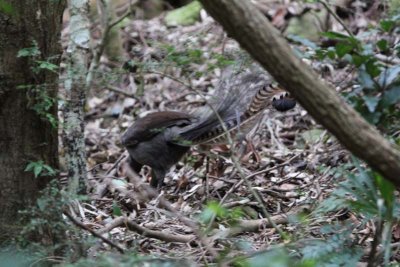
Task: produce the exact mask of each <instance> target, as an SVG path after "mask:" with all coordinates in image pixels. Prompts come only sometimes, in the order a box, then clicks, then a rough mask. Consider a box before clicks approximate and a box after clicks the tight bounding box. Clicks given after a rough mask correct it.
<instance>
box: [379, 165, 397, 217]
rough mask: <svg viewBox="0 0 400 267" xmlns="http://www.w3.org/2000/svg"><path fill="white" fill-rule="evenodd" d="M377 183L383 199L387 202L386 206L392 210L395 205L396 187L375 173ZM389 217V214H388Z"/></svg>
mask: <svg viewBox="0 0 400 267" xmlns="http://www.w3.org/2000/svg"><path fill="white" fill-rule="evenodd" d="M374 178H375V182H376V184H377V185H378V189H379V191H380V193H381V196H382V198H383V199H384V200H385V204H386V206H387V207H388V208H389V209H390V210H391V208H392V207H393V203H394V197H395V196H394V190H395V187H394V185H393V184H392V183H391V182H390V181H389V180H386V179H384V178H383V177H382V176H381V175H379V174H378V173H374ZM387 215H389V214H387Z"/></svg>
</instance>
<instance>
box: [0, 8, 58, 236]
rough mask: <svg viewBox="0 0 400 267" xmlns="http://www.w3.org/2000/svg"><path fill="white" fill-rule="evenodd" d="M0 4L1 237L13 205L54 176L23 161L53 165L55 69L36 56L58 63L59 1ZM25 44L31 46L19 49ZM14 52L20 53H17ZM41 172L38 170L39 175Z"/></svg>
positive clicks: (28, 199)
mask: <svg viewBox="0 0 400 267" xmlns="http://www.w3.org/2000/svg"><path fill="white" fill-rule="evenodd" d="M0 5H1V6H0V166H1V171H0V232H1V233H2V235H1V239H2V238H4V233H9V234H10V235H12V234H13V232H14V231H13V228H12V227H11V228H10V226H16V222H17V221H16V219H18V210H21V209H25V208H27V207H28V205H29V204H30V203H33V202H34V201H35V199H36V198H37V196H38V192H39V190H41V189H42V188H44V187H45V186H46V184H47V183H48V182H49V181H50V180H51V179H52V178H54V175H44V176H41V175H39V176H38V177H37V178H35V176H34V173H33V171H24V170H25V168H26V167H27V165H28V163H29V162H30V161H32V162H40V161H43V163H44V164H47V165H49V166H50V167H52V168H54V169H57V168H58V134H57V133H58V131H57V125H56V121H57V101H56V99H57V90H58V70H57V69H56V70H55V71H50V70H48V69H45V68H46V67H43V65H42V66H41V67H40V66H39V62H38V61H43V62H44V61H46V62H51V63H52V64H54V65H56V66H58V64H59V61H60V58H61V45H60V32H61V23H62V13H63V10H64V7H65V1H64V0H52V1H48V0H36V1H30V0H7V1H0ZM28 47H30V48H31V49H30V50H27V49H24V48H28ZM35 47H36V49H35ZM21 49H24V50H22V51H21ZM19 51H21V52H24V53H21V54H20V56H18V53H19ZM21 87H22V89H21ZM45 104H47V106H46V105H45ZM46 172H47V171H45V170H43V171H42V172H41V174H46ZM16 230H17V229H16ZM0 241H1V240H0Z"/></svg>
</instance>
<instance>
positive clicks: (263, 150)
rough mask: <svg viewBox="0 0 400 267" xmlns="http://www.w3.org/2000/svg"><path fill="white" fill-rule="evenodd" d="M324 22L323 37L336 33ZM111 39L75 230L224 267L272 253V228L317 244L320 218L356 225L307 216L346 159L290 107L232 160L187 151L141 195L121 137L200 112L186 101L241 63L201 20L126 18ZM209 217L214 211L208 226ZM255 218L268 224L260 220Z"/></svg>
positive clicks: (145, 173)
mask: <svg viewBox="0 0 400 267" xmlns="http://www.w3.org/2000/svg"><path fill="white" fill-rule="evenodd" d="M278 8H280V9H283V8H286V9H290V8H291V7H290V6H272V7H271V9H270V10H271V12H274V11H275V14H278V13H279V12H278V11H277V10H278ZM359 15H360V16H362V17H360V16H358V17H357V20H356V19H354V20H349V21H347V22H348V23H350V24H351V25H353V27H359V30H360V31H362V29H363V28H362V27H363V25H362V24H361V23H360V21H361V20H362V19H364V20H366V16H370V14H369V13H367V11H365V13H360V14H359ZM273 19H274V20H273V21H275V22H277V21H279V19H284V18H283V17H282V18H279V17H278V15H276V16H275V17H274V18H273ZM330 20H331V23H330V28H329V29H337V28H340V25H339V24H338V22H336V21H334V20H333V19H332V18H330ZM368 21H371V20H370V18H368ZM121 38H122V40H123V47H124V58H125V59H124V60H122V61H121V60H120V61H117V60H110V59H109V58H107V56H106V55H105V56H103V57H102V60H101V65H100V68H99V73H100V74H101V75H99V78H98V80H97V81H96V84H95V86H94V87H95V88H94V89H93V91H91V92H90V94H89V97H88V101H87V114H86V133H85V136H86V147H87V157H88V169H89V170H90V171H89V184H90V192H91V194H90V197H91V201H90V202H89V203H90V204H83V205H82V207H81V214H80V216H81V217H82V220H83V222H84V223H85V224H86V225H88V226H90V227H91V228H92V229H94V230H96V231H97V232H99V233H108V235H107V238H108V239H109V240H110V241H111V242H113V243H114V244H117V245H118V246H121V247H123V248H126V249H129V250H134V251H137V253H138V254H141V255H152V256H155V255H162V256H163V257H168V258H170V259H177V260H183V259H184V260H188V261H191V262H198V263H200V262H201V263H203V264H204V263H206V262H208V260H210V257H212V256H213V255H215V254H213V253H223V254H224V259H225V260H226V259H233V258H234V257H236V256H238V255H241V254H242V253H246V252H251V251H253V252H254V251H260V250H265V249H268V248H269V247H270V246H271V245H277V244H283V243H284V242H285V240H284V239H283V237H282V235H281V234H282V233H281V231H283V232H284V233H285V234H287V235H289V236H291V240H304V239H307V238H314V239H318V238H323V233H322V232H321V225H323V224H324V223H326V222H327V221H335V222H339V223H340V222H343V223H345V222H347V221H351V222H353V223H355V224H357V222H358V221H359V218H357V217H356V216H354V215H353V214H352V213H351V212H348V211H346V210H342V211H340V212H337V213H330V214H329V216H328V215H320V216H309V214H310V212H316V210H318V207H319V205H320V203H321V202H322V201H323V200H324V199H326V198H327V197H328V196H329V195H330V194H331V192H332V191H333V190H334V188H335V186H336V185H337V184H338V182H339V181H341V179H342V178H343V177H342V173H341V172H340V171H338V170H339V169H342V168H345V167H346V164H347V163H349V162H350V161H351V157H350V154H349V153H348V152H347V151H346V150H345V149H344V148H343V147H342V146H341V145H340V144H339V143H338V141H337V140H336V139H335V138H334V137H332V136H331V135H330V134H329V133H328V132H327V131H326V130H324V129H323V128H322V127H321V126H320V125H318V124H316V123H315V122H314V121H313V119H312V118H311V117H310V116H309V115H308V114H307V112H306V111H305V110H304V109H302V107H301V106H300V105H297V106H296V108H295V109H293V110H291V111H288V112H285V113H279V112H271V111H266V112H265V114H264V116H263V118H262V120H260V121H259V123H258V125H257V130H256V131H253V132H252V134H251V135H249V137H248V142H246V143H243V144H234V145H233V151H237V150H238V148H239V147H241V149H242V150H243V149H244V151H245V152H244V153H243V154H242V155H241V157H240V158H239V157H238V156H237V155H234V156H230V153H229V152H230V149H229V146H226V145H217V146H214V147H211V148H208V149H207V153H205V152H204V148H200V147H192V149H191V150H190V152H189V153H188V154H187V155H186V156H185V157H184V158H183V159H182V160H181V162H180V163H179V164H178V165H177V166H176V167H174V168H172V169H171V171H170V172H169V173H168V174H167V176H166V178H165V180H164V182H165V186H164V187H163V188H162V190H161V192H160V194H159V195H156V196H155V197H154V198H152V197H151V196H152V194H154V192H151V189H148V188H147V187H146V186H144V185H143V183H144V184H147V183H148V181H149V179H150V176H151V175H150V171H149V168H146V167H145V168H143V169H142V171H141V173H140V174H139V176H135V175H134V174H132V173H131V172H130V171H129V170H127V165H126V163H125V159H126V158H124V157H126V151H125V150H124V148H123V147H122V145H121V141H120V138H121V135H122V134H123V133H124V131H125V130H126V129H127V127H129V126H130V125H131V124H132V123H134V122H135V120H136V119H137V118H138V117H142V116H144V115H146V114H148V113H150V112H153V111H162V110H180V111H186V112H192V111H193V110H194V109H196V108H197V107H199V106H202V105H205V101H204V99H203V98H202V97H201V96H199V95H198V94H197V93H196V92H198V91H199V92H202V93H203V94H205V95H207V96H209V95H212V93H213V91H214V89H215V88H216V86H217V85H218V83H219V78H220V75H221V72H222V71H223V69H224V68H225V67H226V66H228V65H230V64H235V65H243V66H246V64H248V62H249V61H251V59H250V58H249V56H248V55H247V54H246V53H245V52H243V51H242V50H240V48H239V46H238V44H237V43H236V41H234V40H232V39H230V38H229V37H227V36H226V34H225V33H224V31H223V29H222V28H221V27H220V26H219V25H218V24H217V23H216V22H215V21H214V20H212V19H211V17H209V16H208V15H206V14H205V13H201V22H197V23H196V24H194V25H191V26H184V27H183V26H178V27H167V26H165V23H164V21H163V18H162V16H161V17H156V18H153V19H150V20H131V21H130V22H129V23H128V24H126V25H125V26H124V27H123V28H122V29H121ZM293 49H294V50H296V51H297V52H298V53H300V54H302V55H306V54H307V53H308V52H309V51H308V48H307V47H305V46H303V45H300V44H293ZM128 60H130V62H131V63H132V62H133V63H132V65H134V67H131V68H130V70H131V71H127V70H126V69H123V68H122V67H121V66H122V65H123V63H124V61H128ZM304 61H305V62H306V63H308V64H309V65H310V66H311V67H312V68H313V69H314V70H315V71H316V72H317V73H318V74H319V76H320V77H321V78H323V79H325V80H326V81H327V82H328V83H330V84H331V85H333V87H334V88H336V90H337V91H338V92H343V91H346V90H349V89H351V85H352V84H351V81H352V79H354V73H353V72H352V71H353V70H351V69H348V68H347V67H346V66H344V67H343V66H340V65H335V64H330V63H329V62H320V61H316V60H312V59H309V58H306V57H305V58H304ZM128 69H129V68H128ZM118 91H120V92H118ZM234 154H235V153H234ZM236 163H240V164H239V165H237V164H236ZM243 177H246V179H245V180H244V179H243ZM246 181H248V182H246ZM257 196H258V197H259V198H260V199H257ZM260 200H261V201H260ZM215 203H219V204H220V205H221V207H222V208H218V207H217V206H216V205H215ZM236 208H240V211H238V209H236ZM226 211H228V212H227V213H224V212H226ZM213 212H216V213H219V215H218V216H217V218H213V216H212V214H213ZM265 213H268V214H269V216H270V219H271V220H272V221H273V222H274V223H271V222H270V221H269V220H267V219H262V218H265V216H266V215H265ZM221 214H222V215H221ZM321 214H322V213H321ZM239 217H240V219H238V218H239ZM121 218H123V219H121ZM128 221H129V223H128ZM193 222H196V223H195V224H193ZM197 223H199V224H197ZM199 225H200V226H201V228H199ZM369 227H370V226H369V225H366V224H360V226H359V227H358V228H357V229H356V230H355V231H357V232H358V236H357V238H358V240H362V239H370V238H372V237H371V236H370V233H371V230H370V229H369ZM205 233H207V234H205ZM194 241H196V242H194ZM108 250H110V247H109V246H108V245H107V244H105V243H97V244H96V245H95V246H93V247H92V248H91V249H90V254H91V255H92V256H96V255H99V253H100V252H102V251H108ZM222 251H224V252H222Z"/></svg>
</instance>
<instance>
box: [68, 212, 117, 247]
mask: <svg viewBox="0 0 400 267" xmlns="http://www.w3.org/2000/svg"><path fill="white" fill-rule="evenodd" d="M64 215H65V216H67V218H68V219H69V220H70V221H71V222H72V223H73V224H75V225H76V226H78V227H80V228H82V229H84V230H86V231H88V232H89V233H91V234H92V235H93V236H95V237H97V238H100V239H101V240H102V241H103V242H104V243H107V244H108V245H110V246H111V247H113V248H116V249H117V250H118V251H119V252H121V253H122V254H123V253H125V249H123V248H122V247H120V246H119V245H117V244H115V243H113V242H112V241H111V240H109V239H107V238H105V237H104V236H102V235H101V234H98V233H96V231H94V230H92V229H90V228H89V227H87V226H86V225H85V224H83V223H81V222H80V221H78V220H77V219H76V218H75V217H74V216H72V215H71V214H70V213H69V212H67V211H64Z"/></svg>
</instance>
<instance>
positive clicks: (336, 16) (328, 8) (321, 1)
mask: <svg viewBox="0 0 400 267" xmlns="http://www.w3.org/2000/svg"><path fill="white" fill-rule="evenodd" d="M318 2H320V3H321V4H322V5H323V6H324V7H325V8H326V9H327V10H328V12H329V13H330V14H331V15H332V16H333V17H334V18H335V19H336V20H337V21H338V22H339V23H340V25H342V27H343V29H344V30H345V31H346V32H347V33H348V34H349V35H350V36H351V37H352V38H354V39H355V38H356V37H355V36H354V34H353V33H352V32H351V30H350V29H349V28H348V27H347V25H346V24H344V22H343V20H341V19H340V18H339V16H338V15H337V14H336V13H335V11H333V10H332V8H331V7H330V6H329V5H328V3H327V2H325V1H324V0H319V1H318Z"/></svg>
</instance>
